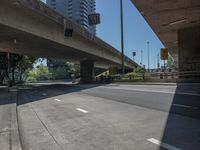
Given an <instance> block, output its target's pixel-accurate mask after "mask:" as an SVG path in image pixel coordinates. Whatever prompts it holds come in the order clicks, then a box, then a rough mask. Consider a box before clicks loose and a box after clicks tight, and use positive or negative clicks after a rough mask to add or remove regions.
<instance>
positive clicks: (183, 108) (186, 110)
mask: <svg viewBox="0 0 200 150" xmlns="http://www.w3.org/2000/svg"><path fill="white" fill-rule="evenodd" d="M180 92H182V93H183V94H180ZM199 92H200V86H196V85H183V84H178V85H177V88H176V93H175V95H174V98H173V101H172V104H171V108H170V110H169V115H168V117H167V120H166V124H165V127H164V128H163V135H162V137H161V142H162V145H161V146H160V148H159V150H166V149H169V150H200V96H199V95H198V94H199ZM184 93H185V94H184ZM187 93H193V94H191V95H188V94H187ZM170 146H174V147H170ZM164 147H165V148H164ZM176 148H177V149H176Z"/></svg>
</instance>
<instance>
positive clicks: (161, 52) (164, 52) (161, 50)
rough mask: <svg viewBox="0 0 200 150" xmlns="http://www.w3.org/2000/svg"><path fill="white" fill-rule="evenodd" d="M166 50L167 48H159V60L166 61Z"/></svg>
mask: <svg viewBox="0 0 200 150" xmlns="http://www.w3.org/2000/svg"><path fill="white" fill-rule="evenodd" d="M168 53H169V52H168V49H167V48H161V49H160V58H161V60H167V59H168Z"/></svg>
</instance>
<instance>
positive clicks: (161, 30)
mask: <svg viewBox="0 0 200 150" xmlns="http://www.w3.org/2000/svg"><path fill="white" fill-rule="evenodd" d="M132 2H133V4H134V5H135V6H136V7H137V9H138V10H139V12H140V13H141V15H142V16H143V17H144V18H145V19H146V21H147V22H148V23H149V25H150V26H151V28H152V29H153V30H154V32H155V33H156V34H157V36H158V37H159V38H160V40H161V41H162V43H163V44H164V45H165V47H167V48H168V49H169V52H170V54H171V55H172V57H173V58H174V60H175V62H176V64H177V66H178V67H179V70H180V71H181V72H185V71H194V72H195V71H199V70H200V0H132Z"/></svg>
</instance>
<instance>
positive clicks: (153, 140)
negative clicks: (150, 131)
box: [147, 138, 181, 150]
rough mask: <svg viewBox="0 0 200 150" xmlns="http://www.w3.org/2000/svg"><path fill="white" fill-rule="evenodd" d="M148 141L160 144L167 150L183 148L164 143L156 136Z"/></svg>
mask: <svg viewBox="0 0 200 150" xmlns="http://www.w3.org/2000/svg"><path fill="white" fill-rule="evenodd" d="M147 141H149V142H151V143H153V144H156V145H159V146H161V147H163V148H165V149H167V150H181V149H180V148H177V147H174V146H172V145H169V144H166V143H162V142H160V141H159V140H156V139H154V138H150V139H148V140H147Z"/></svg>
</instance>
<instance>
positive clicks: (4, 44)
mask: <svg viewBox="0 0 200 150" xmlns="http://www.w3.org/2000/svg"><path fill="white" fill-rule="evenodd" d="M64 19H66V18H64V17H63V16H62V15H60V14H59V13H57V12H55V11H54V10H52V9H50V8H49V7H48V6H46V5H45V4H43V3H42V2H40V1H39V0H1V1H0V50H1V51H5V52H12V53H19V54H25V55H32V56H39V57H46V58H64V59H67V60H69V61H72V62H76V63H77V62H81V74H82V78H86V80H88V79H92V75H93V70H94V66H96V67H100V68H106V69H108V68H109V67H118V68H120V64H121V53H120V52H119V51H117V50H116V49H115V48H113V47H112V46H110V45H109V44H107V43H105V42H104V41H102V40H101V39H99V38H98V37H96V36H93V35H92V34H90V33H89V32H88V31H87V30H85V29H84V28H81V27H80V26H79V25H77V24H76V23H74V22H73V21H71V20H69V19H66V22H67V27H69V28H72V29H73V31H74V32H73V36H72V37H70V38H66V37H65V36H64ZM137 66H138V64H137V63H135V62H133V61H132V60H131V59H130V58H128V57H125V67H126V69H133V68H135V67H137Z"/></svg>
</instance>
